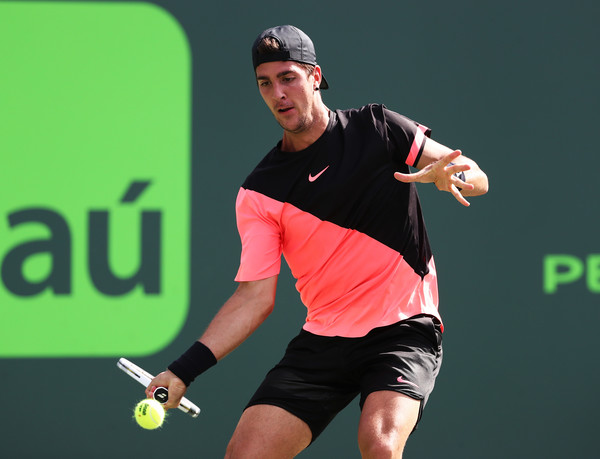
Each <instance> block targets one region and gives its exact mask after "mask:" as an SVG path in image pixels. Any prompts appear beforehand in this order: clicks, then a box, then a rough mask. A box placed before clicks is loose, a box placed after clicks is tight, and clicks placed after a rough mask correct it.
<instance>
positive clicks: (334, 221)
mask: <svg viewBox="0 0 600 459" xmlns="http://www.w3.org/2000/svg"><path fill="white" fill-rule="evenodd" d="M252 60H253V64H254V70H255V75H256V82H257V84H258V89H259V92H260V95H261V96H262V98H263V100H264V102H265V103H266V105H267V107H268V108H269V110H270V111H271V112H272V114H273V116H274V117H275V120H276V121H277V122H278V123H279V125H280V126H281V127H282V129H283V137H282V138H281V140H280V141H279V142H278V143H277V145H276V146H275V147H274V148H273V149H272V150H271V151H270V152H269V153H268V154H267V155H266V156H265V157H264V158H263V159H262V161H261V162H260V163H259V164H258V166H257V167H256V168H255V169H254V171H253V172H252V173H251V174H250V175H249V176H248V177H247V178H246V180H245V182H244V183H243V185H242V186H241V188H240V190H239V194H238V197H237V202H236V212H237V224H238V229H239V233H240V237H241V242H242V253H241V261H240V266H239V270H238V273H237V277H236V281H237V282H238V283H239V284H238V288H237V290H236V291H235V293H234V294H233V295H232V296H231V297H230V298H229V300H228V301H227V302H226V303H225V304H224V305H223V306H222V308H221V309H220V311H219V312H218V313H217V315H216V316H215V318H214V319H213V320H212V321H211V322H210V324H209V326H208V328H207V329H206V331H205V332H204V333H203V334H202V336H201V337H200V338H199V340H198V341H196V342H195V343H194V344H193V345H192V346H191V347H190V348H189V349H188V350H187V351H186V352H185V353H184V354H183V355H182V356H181V357H180V358H179V359H177V360H176V361H174V362H173V363H172V364H171V365H169V367H168V370H167V371H165V372H163V373H161V374H160V375H158V376H157V377H156V378H155V379H154V380H153V381H152V382H151V383H150V385H149V387H148V389H147V393H148V394H150V391H151V389H152V387H153V386H166V387H168V388H169V392H170V398H169V402H168V404H167V407H169V408H172V407H175V406H177V403H178V401H179V400H180V398H181V397H182V396H183V394H184V392H185V390H186V388H187V386H189V384H190V383H191V382H192V381H193V380H194V379H195V378H196V377H197V376H198V375H199V374H201V373H202V372H204V371H206V370H207V369H208V368H210V367H211V366H212V365H214V364H216V363H217V361H218V360H220V359H222V358H223V357H224V356H226V355H227V354H228V353H230V352H231V351H233V350H234V349H235V348H236V347H237V346H239V345H240V344H241V343H242V342H243V341H244V340H245V339H246V338H248V337H249V336H250V335H251V334H252V333H253V332H254V331H255V330H256V329H257V327H258V326H259V325H260V324H261V323H262V322H263V321H264V320H265V319H266V318H267V316H268V315H269V314H270V312H271V311H272V309H273V307H274V303H275V290H276V285H277V276H278V274H279V271H280V264H281V255H282V254H283V256H284V257H285V259H286V261H287V263H288V265H289V267H290V269H291V272H292V274H293V276H294V277H295V279H296V287H297V289H298V292H299V293H300V297H301V299H302V301H303V303H304V304H305V305H306V307H307V316H306V322H305V323H304V325H303V327H302V329H301V331H300V333H299V334H298V335H297V336H296V337H295V338H294V339H293V340H292V341H291V342H290V343H289V345H288V347H287V349H286V351H285V354H284V355H283V358H282V360H281V361H280V362H279V363H278V364H277V365H276V366H275V367H274V368H273V369H272V370H271V371H270V372H269V373H268V374H267V375H266V377H265V379H264V381H263V383H262V384H261V385H260V387H259V388H258V389H257V391H256V393H255V394H254V396H253V397H252V398H251V400H250V402H249V403H248V406H247V407H246V408H245V410H244V411H243V414H242V416H241V419H240V421H239V423H238V425H237V428H236V430H235V432H234V434H233V437H232V439H231V441H230V443H229V445H228V448H227V452H226V457H228V458H244V459H249V458H260V459H264V458H269V459H272V458H291V457H294V456H295V455H297V454H298V453H300V452H301V451H302V450H304V449H305V448H307V447H308V446H309V445H310V444H311V443H312V442H314V441H315V439H316V438H317V437H318V436H319V434H321V432H322V431H323V430H324V429H325V427H326V426H327V424H328V423H329V422H330V421H331V420H332V419H333V418H334V417H335V416H336V414H337V413H338V412H340V410H342V409H343V408H344V407H345V406H346V405H348V403H350V402H351V401H352V400H353V399H354V398H356V397H357V396H358V397H359V404H360V407H361V415H360V421H359V427H358V445H359V448H360V451H361V454H362V455H363V457H365V458H384V457H385V458H391V457H393V458H400V457H402V451H403V448H404V446H405V443H406V441H407V438H408V437H409V435H410V433H411V432H412V431H413V430H414V429H415V427H416V425H417V423H418V422H419V420H420V418H421V416H422V412H423V407H424V406H425V403H426V401H427V399H428V397H429V395H430V393H431V391H432V390H433V386H434V382H435V379H436V376H437V374H438V372H439V369H440V364H441V361H442V332H443V325H442V319H441V317H440V314H439V312H438V291H437V283H436V270H435V264H434V259H433V256H432V253H431V248H430V244H429V241H428V238H427V232H426V229H425V224H424V222H423V216H422V213H421V208H420V205H419V198H418V196H417V190H416V185H415V183H414V182H421V183H434V184H435V186H436V187H437V188H438V189H439V190H441V191H446V192H449V193H450V194H451V195H452V196H453V197H454V198H455V199H456V200H457V201H458V202H459V203H461V204H463V205H465V206H468V205H469V202H468V201H467V200H466V197H468V196H477V195H481V194H484V193H486V192H487V189H488V180H487V177H486V175H485V174H484V173H483V172H482V171H481V169H480V168H479V167H478V166H477V164H476V163H475V162H474V161H473V160H471V159H468V158H467V157H465V156H464V155H462V154H461V152H460V151H458V150H452V149H450V148H447V147H445V146H443V145H441V144H439V143H437V142H435V141H434V140H431V139H430V130H429V128H427V127H425V126H424V125H422V124H420V123H417V122H415V121H412V120H411V119H409V118H407V117H405V116H402V115H400V114H398V113H396V112H394V111H392V110H390V109H388V108H386V107H385V106H383V105H376V104H373V105H368V106H365V107H362V108H359V109H350V110H335V111H334V110H330V109H329V108H327V106H326V105H325V104H324V102H323V99H322V96H321V90H323V89H327V88H328V87H329V84H328V82H327V80H326V79H325V77H324V75H323V72H322V70H321V67H320V66H319V65H317V60H316V54H315V49H314V46H313V43H312V41H311V40H310V38H309V37H308V36H307V35H306V34H305V33H304V32H302V31H301V30H299V29H297V28H296V27H293V26H289V25H286V26H279V27H274V28H271V29H268V30H265V31H264V32H263V33H261V34H260V35H259V36H258V38H257V39H256V41H255V42H254V45H253V46H252ZM410 167H414V168H416V169H417V170H418V171H417V172H414V173H411V170H410Z"/></svg>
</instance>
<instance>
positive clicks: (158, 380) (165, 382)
mask: <svg viewBox="0 0 600 459" xmlns="http://www.w3.org/2000/svg"><path fill="white" fill-rule="evenodd" d="M157 387H166V388H167V390H168V391H169V400H168V401H167V403H165V404H164V405H163V407H164V408H165V409H167V410H168V409H170V408H177V407H178V406H179V402H181V398H182V397H183V395H184V394H185V391H186V390H187V386H186V385H185V384H184V382H183V381H182V380H181V379H179V378H178V377H177V376H175V375H174V374H173V373H172V372H170V371H169V370H167V371H163V372H162V373H160V374H159V375H158V376H156V377H155V378H154V379H153V380H152V381H150V384H148V387H147V388H146V397H148V398H152V394H153V392H154V389H156V388H157Z"/></svg>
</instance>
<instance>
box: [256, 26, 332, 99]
mask: <svg viewBox="0 0 600 459" xmlns="http://www.w3.org/2000/svg"><path fill="white" fill-rule="evenodd" d="M266 37H270V38H273V39H275V40H277V42H279V46H280V50H279V51H277V52H273V53H267V54H259V53H258V45H259V44H260V42H261V40H262V39H263V38H266ZM275 61H294V62H301V63H303V64H311V65H317V53H316V52H315V46H314V45H313V42H312V40H311V39H310V37H309V36H308V35H306V34H305V33H304V32H302V31H301V30H300V29H299V28H297V27H294V26H292V25H283V26H277V27H271V28H270V29H267V30H265V31H264V32H263V33H261V34H260V35H259V36H258V37H257V38H256V40H255V41H254V44H253V45H252V64H253V65H254V70H256V67H258V66H259V65H260V64H263V63H265V62H275ZM322 80H323V81H321V89H327V88H329V84H328V83H327V80H326V79H325V77H324V76H323V77H322Z"/></svg>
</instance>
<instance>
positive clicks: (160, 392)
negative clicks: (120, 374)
mask: <svg viewBox="0 0 600 459" xmlns="http://www.w3.org/2000/svg"><path fill="white" fill-rule="evenodd" d="M117 367H119V368H120V369H121V370H123V371H124V372H125V373H127V374H128V375H129V376H131V377H132V378H133V379H135V380H136V381H137V382H139V383H140V384H141V385H142V386H144V387H148V385H149V384H150V381H152V380H153V379H154V376H152V375H151V374H150V373H148V372H147V371H145V370H144V369H142V368H140V367H138V366H137V365H136V364H135V363H132V362H130V361H129V360H127V359H124V358H120V359H119V361H118V362H117ZM152 396H153V397H154V399H155V400H157V401H158V402H160V403H166V402H167V400H169V391H168V389H167V388H166V387H157V388H156V390H155V391H154V393H153V394H152ZM177 408H179V409H180V410H181V411H183V412H184V413H187V414H189V415H190V416H191V417H193V418H197V417H198V415H199V414H200V408H198V407H197V406H196V405H195V404H193V403H192V402H190V401H189V400H188V399H187V398H185V397H183V398H182V399H181V402H180V403H179V406H178V407H177Z"/></svg>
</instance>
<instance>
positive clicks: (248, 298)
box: [146, 276, 277, 408]
mask: <svg viewBox="0 0 600 459" xmlns="http://www.w3.org/2000/svg"><path fill="white" fill-rule="evenodd" d="M276 289H277V276H273V277H269V278H267V279H262V280H258V281H252V282H240V284H239V285H238V288H237V289H236V291H235V292H234V294H233V295H232V296H231V297H230V298H229V299H228V300H227V301H226V302H225V304H224V305H223V306H222V307H221V309H220V310H219V312H218V313H217V315H216V316H215V317H214V318H213V320H212V321H211V322H210V324H209V326H208V328H207V329H206V331H205V332H204V333H203V334H202V336H201V337H200V339H199V340H198V341H200V342H201V343H202V344H203V345H204V346H206V347H208V349H210V351H211V352H212V353H213V354H214V356H215V358H216V359H217V360H220V359H222V358H223V357H225V356H226V355H227V354H229V353H230V352H231V351H233V350H234V349H235V348H236V347H238V346H239V345H240V344H241V343H243V342H244V341H245V340H246V339H247V338H248V337H249V336H250V335H251V334H252V333H253V332H254V331H255V330H256V329H257V328H258V327H259V326H260V325H261V324H262V323H263V322H264V321H265V319H266V318H267V317H268V316H269V314H270V313H271V311H272V310H273V306H274V304H275V291H276ZM161 386H162V387H166V388H167V389H168V390H169V401H168V402H167V403H166V404H165V405H164V406H165V408H175V407H177V405H178V404H179V401H180V400H181V397H183V395H184V393H185V391H186V389H187V387H186V385H185V384H184V382H183V381H182V380H181V379H179V378H178V377H177V376H175V374H174V373H173V372H171V371H169V370H167V371H164V372H162V373H160V374H159V375H158V376H156V377H155V378H154V379H153V380H152V381H151V382H150V384H149V385H148V388H147V389H146V395H147V396H148V397H151V396H152V390H153V387H161Z"/></svg>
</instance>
